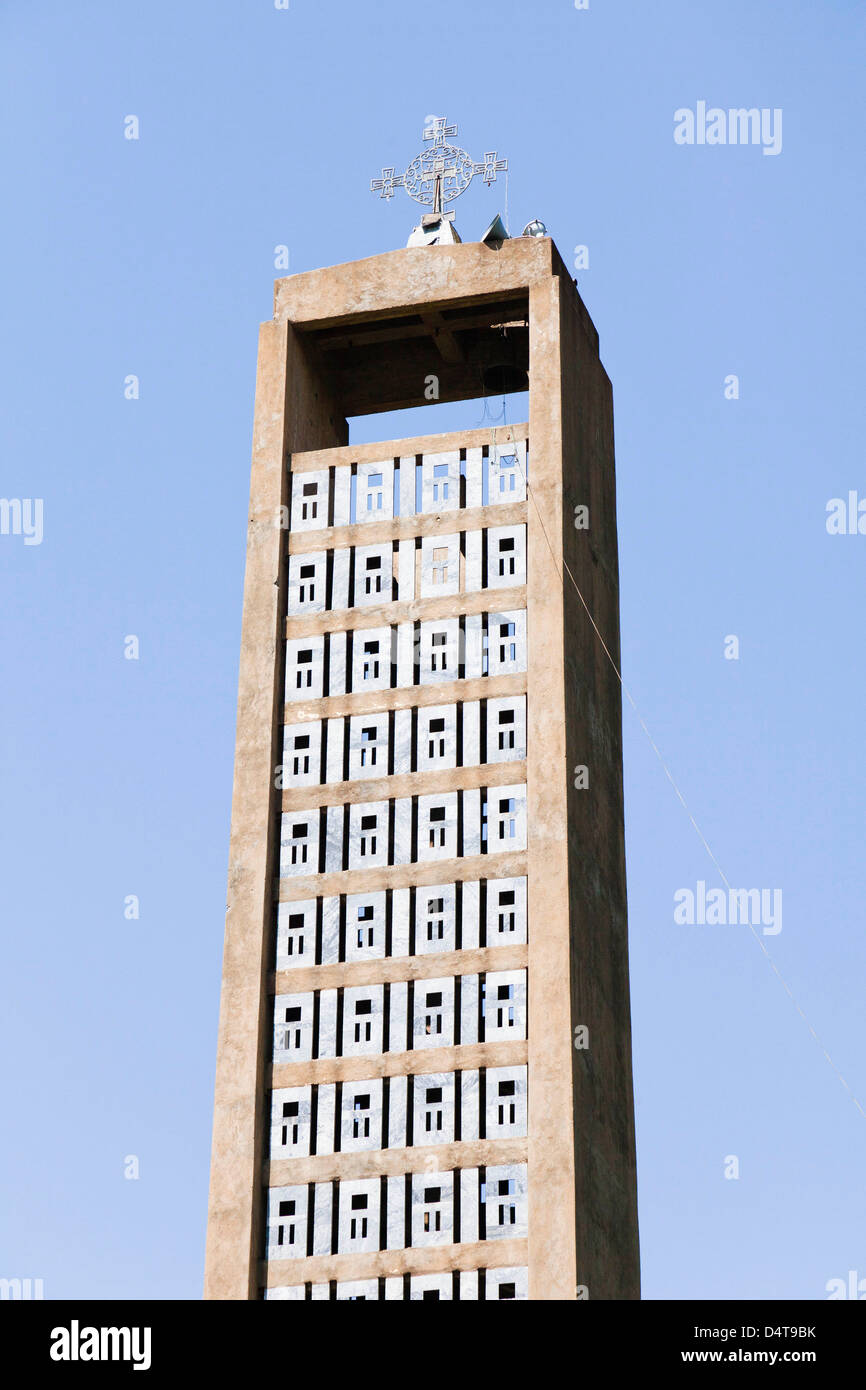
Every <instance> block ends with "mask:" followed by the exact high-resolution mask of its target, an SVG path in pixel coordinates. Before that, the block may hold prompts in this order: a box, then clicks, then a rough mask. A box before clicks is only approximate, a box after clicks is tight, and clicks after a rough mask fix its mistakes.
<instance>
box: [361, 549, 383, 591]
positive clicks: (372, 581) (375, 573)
mask: <svg viewBox="0 0 866 1390" xmlns="http://www.w3.org/2000/svg"><path fill="white" fill-rule="evenodd" d="M381 592H382V557H381V556H380V555H368V556H367V565H366V571H365V577H364V593H365V594H381Z"/></svg>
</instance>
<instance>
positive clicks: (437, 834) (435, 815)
mask: <svg viewBox="0 0 866 1390" xmlns="http://www.w3.org/2000/svg"><path fill="white" fill-rule="evenodd" d="M427 833H428V836H429V841H428V849H442V848H444V846H445V807H444V806H431V807H430V821H429V824H428V828H427Z"/></svg>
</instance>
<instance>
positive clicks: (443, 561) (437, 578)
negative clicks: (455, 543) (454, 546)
mask: <svg viewBox="0 0 866 1390" xmlns="http://www.w3.org/2000/svg"><path fill="white" fill-rule="evenodd" d="M433 583H434V584H447V583H448V547H447V545H443V546H436V548H435V549H434V551H433Z"/></svg>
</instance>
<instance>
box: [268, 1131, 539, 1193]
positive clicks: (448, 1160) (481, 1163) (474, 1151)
mask: <svg viewBox="0 0 866 1390" xmlns="http://www.w3.org/2000/svg"><path fill="white" fill-rule="evenodd" d="M431 1158H432V1159H435V1162H436V1171H437V1172H439V1173H450V1172H452V1171H453V1170H454V1169H455V1168H482V1167H488V1168H492V1167H493V1166H494V1165H496V1164H500V1163H503V1164H504V1163H525V1162H526V1139H525V1138H520V1139H466V1140H462V1141H457V1142H455V1143H453V1144H419V1145H415V1146H413V1147H412V1148H405V1149H362V1150H361V1151H360V1152H359V1153H338V1154H313V1155H311V1156H309V1157H307V1158H278V1159H274V1160H273V1161H272V1162H271V1164H270V1165H269V1168H268V1173H267V1182H268V1187H288V1186H289V1185H290V1184H292V1183H304V1182H333V1181H335V1180H340V1181H343V1182H348V1181H349V1180H350V1179H354V1178H379V1177H382V1176H383V1175H384V1176H386V1177H399V1176H400V1174H401V1173H412V1172H418V1171H419V1169H421V1170H423V1168H424V1166H425V1165H426V1163H427V1162H428V1160H429V1159H431Z"/></svg>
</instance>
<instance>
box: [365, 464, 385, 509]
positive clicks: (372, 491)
mask: <svg viewBox="0 0 866 1390" xmlns="http://www.w3.org/2000/svg"><path fill="white" fill-rule="evenodd" d="M383 495H384V494H383V478H382V474H381V473H368V474H367V511H368V512H380V511H381V510H382V500H383Z"/></svg>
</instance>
